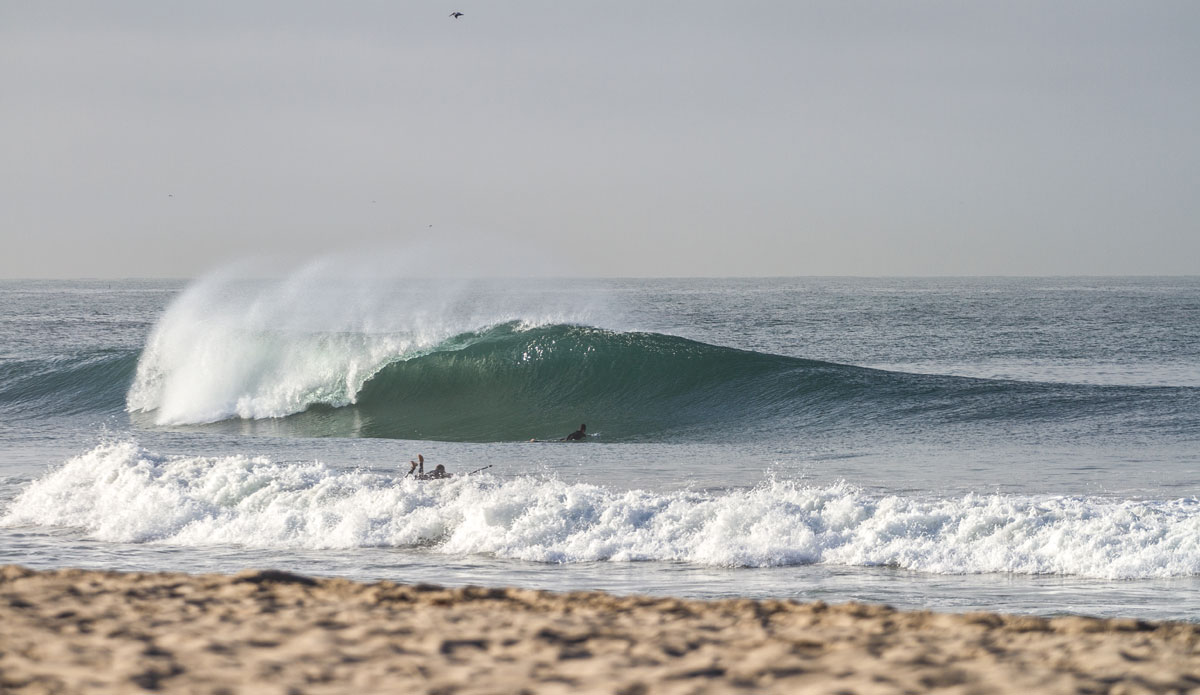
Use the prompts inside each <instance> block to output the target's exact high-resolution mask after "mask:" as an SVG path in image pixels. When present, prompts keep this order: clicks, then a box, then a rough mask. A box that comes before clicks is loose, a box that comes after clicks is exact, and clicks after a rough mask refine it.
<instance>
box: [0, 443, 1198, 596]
mask: <svg viewBox="0 0 1200 695" xmlns="http://www.w3.org/2000/svg"><path fill="white" fill-rule="evenodd" d="M0 524H2V525H5V526H17V525H34V526H47V527H76V528H82V529H84V530H85V531H86V532H87V533H88V534H90V535H91V536H93V537H95V538H97V539H100V540H104V541H110V542H123V543H166V544H171V545H184V546H211V545H239V546H249V547H262V548H308V549H325V548H360V547H394V548H408V547H422V548H425V549H427V550H430V551H432V552H438V553H445V554H486V555H493V556H496V557H501V558H511V559H519V560H526V561H533V562H543V563H576V562H635V561H665V562H688V563H694V564H698V565H705V566H719V567H777V566H788V565H805V564H827V565H844V566H890V567H897V568H904V569H909V570H916V571H921V572H929V573H937V574H973V573H993V572H1003V573H1017V574H1058V575H1073V576H1080V577H1095V578H1106V579H1127V578H1166V577H1193V576H1200V500H1197V499H1196V498H1194V497H1193V498H1187V499H1176V500H1144V501H1128V500H1113V499H1105V498H1097V497H1033V496H1019V495H998V494H992V495H977V494H970V495H966V496H962V497H954V498H941V499H924V498H914V497H905V496H897V495H883V496H880V495H869V494H866V493H864V492H863V491H861V490H858V489H856V488H854V487H852V486H849V485H833V486H829V487H806V486H804V485H799V484H796V483H791V482H778V481H776V482H770V483H766V484H763V485H760V486H758V487H755V488H753V489H742V490H730V491H725V492H705V493H700V492H674V493H652V492H646V491H642V490H629V491H623V490H615V489H610V488H607V487H601V486H594V485H584V484H567V483H564V482H561V481H558V480H552V479H551V480H547V479H538V478H530V477H521V478H516V479H498V478H495V477H491V476H488V475H486V474H485V475H476V476H469V477H460V478H455V479H451V480H449V481H438V482H433V483H418V482H416V481H413V480H411V479H402V478H396V477H392V476H386V475H381V474H376V473H371V472H366V471H353V472H348V471H339V470H336V469H332V468H329V467H327V466H325V465H323V464H321V463H317V462H313V463H306V464H294V463H287V464H284V463H276V462H272V461H270V460H268V459H266V458H261V457H260V458H250V457H246V456H221V457H187V456H182V457H174V456H163V455H159V454H155V453H152V452H149V451H146V450H143V449H140V448H139V447H138V446H137V445H136V444H134V443H131V442H121V443H112V444H105V445H101V446H98V447H96V448H94V449H92V450H90V451H88V452H86V453H84V454H81V455H80V456H77V457H75V458H73V459H71V460H69V461H67V462H66V463H65V464H64V465H63V466H62V467H60V468H58V469H57V470H54V471H52V472H50V473H49V474H47V475H45V476H44V477H42V478H41V479H39V480H36V481H34V482H33V483H32V484H31V485H30V486H29V487H27V488H26V489H25V490H24V491H23V492H22V493H21V494H20V495H19V496H18V497H17V499H16V500H15V501H14V502H13V504H12V505H11V507H10V508H9V510H8V511H7V514H6V515H5V516H4V517H3V518H0Z"/></svg>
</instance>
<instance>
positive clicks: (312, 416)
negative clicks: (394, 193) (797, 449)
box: [129, 321, 1200, 442]
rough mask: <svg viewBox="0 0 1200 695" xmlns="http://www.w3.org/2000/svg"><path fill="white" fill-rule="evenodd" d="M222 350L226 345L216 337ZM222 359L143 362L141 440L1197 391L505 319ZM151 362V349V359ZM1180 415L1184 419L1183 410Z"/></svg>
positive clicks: (1098, 399) (1113, 408) (686, 426)
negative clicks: (223, 429)
mask: <svg viewBox="0 0 1200 695" xmlns="http://www.w3.org/2000/svg"><path fill="white" fill-rule="evenodd" d="M225 340H226V342H228V340H229V338H228V337H226V338H225ZM237 340H238V341H240V343H239V345H238V348H237V350H234V351H232V355H233V356H234V357H238V358H244V359H245V362H244V363H237V362H236V361H234V362H233V363H231V360H230V359H226V360H222V359H219V357H220V356H221V353H220V352H218V353H217V354H216V355H209V354H206V355H204V356H203V357H205V359H193V360H189V361H186V362H175V363H171V362H170V361H166V360H161V359H156V357H155V354H147V355H144V356H143V358H142V361H141V364H140V366H139V371H138V376H137V379H136V380H135V383H134V386H133V388H132V389H131V390H130V394H129V409H130V410H132V411H135V412H144V413H147V414H148V416H149V417H151V418H153V422H154V423H155V424H157V425H190V424H201V423H212V422H217V421H221V420H229V419H234V418H240V419H241V421H239V422H238V424H237V426H238V427H239V430H241V431H245V429H246V426H247V422H246V421H251V424H252V425H253V421H256V420H257V421H260V423H259V426H261V427H262V428H263V429H264V430H265V431H270V432H274V433H280V434H300V435H308V436H372V437H395V438H406V439H436V440H444V441H517V440H528V439H530V438H531V437H536V438H543V437H555V436H561V435H562V434H564V433H565V432H568V431H571V430H572V429H574V428H575V427H576V426H577V425H578V424H579V423H580V422H589V423H591V427H592V430H593V431H594V432H597V433H598V434H599V435H600V436H601V437H602V439H603V440H604V441H612V442H615V441H672V440H680V439H689V440H690V439H696V438H702V439H720V440H726V441H728V440H746V439H752V438H762V437H772V436H777V435H780V434H786V432H787V431H788V430H789V429H790V428H793V427H795V426H796V425H797V424H800V423H802V424H803V426H804V427H805V429H806V431H808V432H820V431H830V430H848V429H861V428H877V429H878V428H887V427H892V428H895V427H901V428H904V427H908V428H912V427H916V426H920V427H930V426H937V425H952V426H955V425H962V424H964V423H966V424H979V423H988V422H992V423H995V422H1002V423H1004V424H1005V426H1009V425H1011V426H1018V425H1020V424H1022V423H1029V422H1043V423H1044V422H1053V423H1057V424H1056V426H1059V425H1063V424H1065V425H1068V426H1069V425H1070V424H1071V423H1074V422H1081V421H1086V420H1093V421H1094V420H1095V419H1096V418H1102V419H1103V418H1109V419H1112V418H1116V421H1117V422H1118V423H1120V425H1119V426H1127V427H1139V428H1158V429H1160V430H1164V429H1165V430H1167V431H1177V430H1189V429H1190V430H1195V429H1196V427H1197V425H1196V421H1195V418H1194V417H1191V416H1189V415H1188V413H1189V412H1192V411H1191V410H1190V405H1195V404H1196V402H1197V400H1198V399H1197V393H1200V389H1188V388H1157V387H1106V386H1088V385H1069V384H1067V385H1064V384H1035V383H1024V382H1011V381H995V380H986V379H973V378H966V377H948V376H938V375H928V374H906V373H897V372H886V371H880V370H873V369H866V368H861V367H854V366H849V365H842V364H835V363H830V362H819V361H814V360H806V359H800V358H795V357H786V356H781V355H771V354H763V353H758V352H753V351H746V350H739V349H735V348H730V347H722V346H717V345H709V344H705V343H701V342H697V341H693V340H688V339H685V338H681V337H677V336H671V335H663V334H657V333H643V332H620V331H612V330H606V329H600V328H591V327H586V326H580V325H571V324H546V325H537V326H529V325H527V324H524V323H521V322H518V321H510V322H505V323H501V324H498V325H494V326H491V327H489V328H486V329H484V330H479V331H471V332H466V333H461V334H459V335H456V336H454V337H451V338H449V339H445V340H442V341H440V342H436V343H431V342H421V341H413V340H406V339H401V338H394V337H389V336H387V335H376V336H370V335H358V334H315V335H314V334H306V335H302V336H295V335H286V334H275V333H256V334H246V335H242V336H240V337H238V338H237ZM153 347H154V346H152V348H153ZM1189 404H1190V405H1189Z"/></svg>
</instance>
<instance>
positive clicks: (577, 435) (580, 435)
mask: <svg viewBox="0 0 1200 695" xmlns="http://www.w3.org/2000/svg"><path fill="white" fill-rule="evenodd" d="M586 437H587V425H580V426H579V429H577V430H575V431H574V432H572V433H571V434H568V435H567V436H565V437H562V438H559V439H538V438H537V437H534V438H533V439H530V440H529V441H531V442H582V441H583V440H584V439H585V438H586Z"/></svg>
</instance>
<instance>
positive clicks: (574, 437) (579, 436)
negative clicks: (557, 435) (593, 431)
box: [558, 425, 587, 442]
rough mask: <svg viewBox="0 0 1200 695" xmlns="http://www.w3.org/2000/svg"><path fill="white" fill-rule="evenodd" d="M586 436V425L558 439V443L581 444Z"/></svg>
mask: <svg viewBox="0 0 1200 695" xmlns="http://www.w3.org/2000/svg"><path fill="white" fill-rule="evenodd" d="M586 436H587V425H580V426H579V429H577V430H575V431H574V432H572V433H571V434H568V435H567V436H565V437H563V438H562V439H560V440H558V441H560V442H582V441H583V438H584V437H586Z"/></svg>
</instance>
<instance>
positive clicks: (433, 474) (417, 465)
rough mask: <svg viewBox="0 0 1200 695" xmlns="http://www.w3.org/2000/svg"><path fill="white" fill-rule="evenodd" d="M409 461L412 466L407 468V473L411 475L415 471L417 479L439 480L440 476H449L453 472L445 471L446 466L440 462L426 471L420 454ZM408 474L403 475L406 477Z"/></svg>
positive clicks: (423, 458) (423, 459)
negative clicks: (415, 458)
mask: <svg viewBox="0 0 1200 695" xmlns="http://www.w3.org/2000/svg"><path fill="white" fill-rule="evenodd" d="M409 463H411V464H412V467H411V468H409V469H408V475H412V474H413V473H414V472H416V474H417V475H416V479H417V480H441V479H442V478H449V477H450V476H452V475H454V474H453V473H448V472H446V467H445V466H443V465H442V464H440V463H439V464H438V465H437V467H436V468H434V469H433V470H432V471H430V472H429V473H426V472H425V457H424V456H422V455H420V454H417V460H416V461H409ZM408 475H406V476H404V477H406V478H407V477H408Z"/></svg>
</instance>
